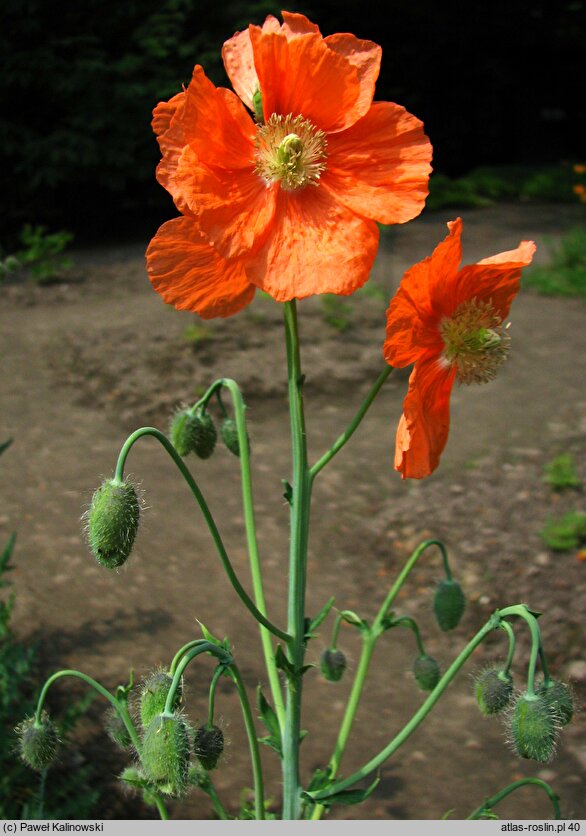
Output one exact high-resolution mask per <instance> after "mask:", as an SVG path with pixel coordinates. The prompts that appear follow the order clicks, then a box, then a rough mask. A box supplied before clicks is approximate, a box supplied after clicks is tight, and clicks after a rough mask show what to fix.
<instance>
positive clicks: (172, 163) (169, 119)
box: [151, 91, 185, 191]
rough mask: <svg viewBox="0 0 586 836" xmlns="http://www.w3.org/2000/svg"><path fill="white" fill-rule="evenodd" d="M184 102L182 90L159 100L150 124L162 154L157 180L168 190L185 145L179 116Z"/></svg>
mask: <svg viewBox="0 0 586 836" xmlns="http://www.w3.org/2000/svg"><path fill="white" fill-rule="evenodd" d="M184 103H185V91H182V92H181V93H177V95H176V96H173V98H172V99H169V101H168V102H161V103H160V104H158V105H157V106H156V108H155V109H154V110H153V120H152V122H151V125H152V128H153V131H154V132H155V134H156V136H157V140H158V143H159V148H160V149H161V153H162V155H163V158H162V160H161V162H160V163H159V165H158V167H157V180H158V181H159V183H160V184H161V186H163V187H164V188H165V189H167V190H168V191H171V185H172V180H173V177H174V175H175V171H176V169H177V161H178V159H179V157H180V156H181V152H182V150H183V148H184V146H185V134H184V132H183V126H182V123H181V118H180V114H181V112H182V110H183V106H184Z"/></svg>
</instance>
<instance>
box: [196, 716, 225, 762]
mask: <svg viewBox="0 0 586 836" xmlns="http://www.w3.org/2000/svg"><path fill="white" fill-rule="evenodd" d="M193 750H194V752H195V754H196V755H197V758H198V760H199V762H200V763H201V765H202V766H203V768H204V769H207V770H208V771H209V770H210V769H215V768H216V765H217V763H218V759H219V757H220V755H221V754H222V752H223V751H224V734H223V732H222V729H220V728H218V726H200V728H199V729H197V730H196V732H195V738H194V741H193Z"/></svg>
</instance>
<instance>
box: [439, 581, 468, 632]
mask: <svg viewBox="0 0 586 836" xmlns="http://www.w3.org/2000/svg"><path fill="white" fill-rule="evenodd" d="M433 609H434V612H435V617H436V620H437V623H438V624H439V627H440V629H441V630H444V631H447V630H453V629H454V627H457V626H458V624H459V623H460V619H461V618H462V615H463V613H464V610H465V609H466V598H465V597H464V593H463V592H462V587H461V586H460V584H459V583H458V582H457V581H454V580H444V581H441V583H439V584H438V585H437V588H436V590H435V596H434V599H433Z"/></svg>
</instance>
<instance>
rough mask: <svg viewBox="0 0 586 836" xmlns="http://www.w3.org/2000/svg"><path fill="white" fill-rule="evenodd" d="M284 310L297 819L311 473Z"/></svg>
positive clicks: (288, 798)
mask: <svg viewBox="0 0 586 836" xmlns="http://www.w3.org/2000/svg"><path fill="white" fill-rule="evenodd" d="M284 315H285V342H286V349H287V377H288V392H289V415H290V421H291V445H292V456H293V485H292V490H293V493H292V498H291V511H290V516H291V533H290V543H289V595H288V620H287V631H288V632H289V634H290V636H291V638H290V641H289V643H288V654H289V661H290V663H291V665H292V666H293V669H294V672H293V673H292V674H289V675H287V704H286V711H285V734H284V736H283V819H287V820H290V819H298V818H299V816H300V812H301V804H300V791H301V787H300V778H299V743H300V741H299V735H300V732H301V692H302V676H303V674H302V668H303V660H304V655H305V584H306V575H307V542H308V530H309V514H310V503H311V477H310V474H309V467H308V463H307V442H306V433H305V417H304V411H303V376H302V373H301V358H300V353H299V332H298V327H297V309H296V306H295V302H294V301H293V302H286V303H285V305H284Z"/></svg>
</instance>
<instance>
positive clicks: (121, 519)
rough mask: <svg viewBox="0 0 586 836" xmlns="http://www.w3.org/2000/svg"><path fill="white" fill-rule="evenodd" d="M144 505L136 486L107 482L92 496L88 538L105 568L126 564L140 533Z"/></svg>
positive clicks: (88, 517)
mask: <svg viewBox="0 0 586 836" xmlns="http://www.w3.org/2000/svg"><path fill="white" fill-rule="evenodd" d="M139 518H140V503H139V500H138V496H137V495H136V490H135V489H134V486H133V485H132V484H131V483H130V482H128V481H125V482H122V481H119V480H118V479H106V481H105V482H103V483H102V484H101V485H100V487H99V488H98V490H97V491H96V492H95V493H94V495H93V497H92V502H91V505H90V509H89V511H88V513H87V537H88V543H89V547H90V549H91V552H92V554H93V555H94V557H95V558H96V560H97V561H98V563H101V564H102V566H105V567H106V568H107V569H115V568H117V567H118V566H122V564H123V563H125V562H126V560H127V559H128V556H129V554H130V552H131V550H132V545H133V543H134V538H135V537H136V532H137V530H138V522H139Z"/></svg>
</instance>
